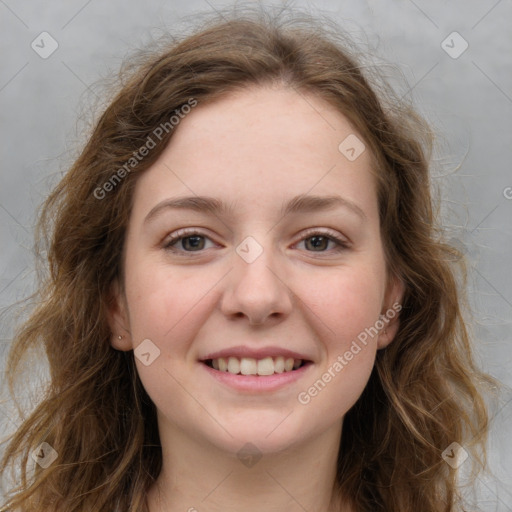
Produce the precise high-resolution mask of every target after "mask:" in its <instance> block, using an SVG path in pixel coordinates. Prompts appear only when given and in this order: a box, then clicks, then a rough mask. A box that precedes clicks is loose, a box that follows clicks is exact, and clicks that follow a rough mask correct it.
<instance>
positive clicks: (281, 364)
mask: <svg viewBox="0 0 512 512" xmlns="http://www.w3.org/2000/svg"><path fill="white" fill-rule="evenodd" d="M201 362H202V363H203V364H205V365H206V366H208V367H209V368H211V369H212V370H215V371H218V372H220V373H228V374H231V375H241V376H244V375H245V376H253V377H269V376H271V375H278V374H282V373H292V372H295V371H297V370H300V369H301V368H303V367H304V366H308V365H310V364H312V361H308V360H306V359H296V358H293V357H284V356H277V357H270V356H267V357H263V358H261V359H255V358H252V357H233V356H230V357H218V358H215V359H204V360H202V361H201Z"/></svg>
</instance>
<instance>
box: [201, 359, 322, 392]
mask: <svg viewBox="0 0 512 512" xmlns="http://www.w3.org/2000/svg"><path fill="white" fill-rule="evenodd" d="M200 364H201V366H202V367H203V368H204V369H205V370H206V371H207V372H208V373H209V374H210V375H211V376H212V377H213V378H215V379H217V380H218V381H219V382H221V383H223V384H225V385H227V386H229V387H231V388H234V389H237V390H239V391H262V392H263V391H276V390H278V389H281V388H284V387H285V386H287V385H289V384H292V383H293V382H295V381H297V380H298V379H300V378H301V377H303V376H304V374H305V373H307V372H308V371H309V368H310V367H311V366H313V364H312V363H306V364H305V365H304V366H301V367H300V368H298V369H297V370H293V371H290V372H283V373H274V374H273V375H263V376H258V375H235V374H233V373H229V372H221V371H219V370H215V369H214V368H210V367H209V366H208V365H206V364H204V363H200Z"/></svg>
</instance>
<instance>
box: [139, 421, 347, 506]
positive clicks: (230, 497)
mask: <svg viewBox="0 0 512 512" xmlns="http://www.w3.org/2000/svg"><path fill="white" fill-rule="evenodd" d="M159 426H160V427H161V428H160V432H161V442H162V457H163V461H162V471H161V472H160V475H159V477H158V479H157V481H156V482H155V485H153V486H152V487H151V489H150V491H149V493H148V506H149V510H150V512H175V511H176V512H178V511H180V512H183V511H189V512H205V511H208V512H217V511H218V512H238V511H240V510H244V511H245V512H256V511H258V512H260V511H261V510H265V511H266V512H278V511H279V512H282V511H283V510H286V511H287V512H304V510H307V511H309V512H339V511H340V510H343V511H347V512H348V511H349V509H348V508H343V509H342V508H341V505H340V500H339V497H338V494H337V490H336V486H335V479H336V464H337V457H338V449H339V441H340V435H341V422H340V423H336V424H335V425H333V427H331V429H329V430H328V431H326V432H324V433H321V434H318V435H316V436H315V437H314V438H312V439H310V440H307V441H305V442H302V443H301V444H300V445H295V446H290V447H288V448H286V449H284V450H282V451H280V452H278V453H266V454H261V453H259V452H258V451H257V449H256V448H255V447H254V448H252V450H253V453H252V454H251V448H250V447H246V449H245V451H242V452H239V454H238V455H237V453H227V452H226V451H223V450H221V449H219V448H217V447H214V446H212V445H211V444H206V442H205V444H200V443H198V441H197V439H193V438H190V436H189V435H187V433H184V432H182V431H180V430H179V429H177V428H175V427H173V426H172V425H170V424H166V425H163V424H161V425H159ZM162 427H163V428H162ZM162 434H163V435H162ZM246 452H247V455H244V453H246Z"/></svg>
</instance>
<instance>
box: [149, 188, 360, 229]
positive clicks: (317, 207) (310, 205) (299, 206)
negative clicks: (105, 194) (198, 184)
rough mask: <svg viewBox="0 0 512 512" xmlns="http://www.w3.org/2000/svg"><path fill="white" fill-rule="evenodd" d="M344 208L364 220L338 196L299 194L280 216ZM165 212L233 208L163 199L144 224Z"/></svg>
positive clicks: (229, 211) (207, 200)
mask: <svg viewBox="0 0 512 512" xmlns="http://www.w3.org/2000/svg"><path fill="white" fill-rule="evenodd" d="M340 207H343V208H346V209H348V210H349V211H351V212H352V213H355V214H356V215H357V216H358V217H360V218H361V219H362V220H366V219H367V217H366V214H365V213H364V212H363V210H362V209H361V208H360V207H359V206H358V205H357V204H355V203H354V202H352V201H350V200H349V199H346V198H344V197H341V196H338V195H328V196H316V195H306V194H301V195H298V196H295V197H293V198H292V199H290V200H289V201H288V202H287V203H286V204H284V205H283V206H282V208H281V211H280V215H281V216H283V217H284V216H286V215H288V214H294V213H295V214H297V213H314V212H318V211H329V210H334V209H336V208H340ZM166 210H192V211H196V212H199V213H204V212H206V213H211V214H213V215H218V216H227V215H234V209H233V206H232V205H230V204H227V203H224V202H223V201H220V200H219V199H216V198H214V197H209V196H185V197H175V198H171V199H164V200H163V201H161V202H160V203H158V204H157V205H156V206H155V207H154V208H152V209H151V211H150V212H149V213H148V214H147V215H146V218H145V219H144V223H147V222H149V221H150V220H152V219H154V218H155V217H157V216H159V215H160V214H161V213H163V212H164V211H166Z"/></svg>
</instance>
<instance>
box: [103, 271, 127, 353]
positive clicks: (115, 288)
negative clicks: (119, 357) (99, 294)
mask: <svg viewBox="0 0 512 512" xmlns="http://www.w3.org/2000/svg"><path fill="white" fill-rule="evenodd" d="M107 321H108V325H109V326H110V330H111V332H112V334H111V340H110V344H111V345H112V347H113V348H115V349H116V350H122V351H128V350H132V349H133V348H134V347H133V346H132V337H131V335H130V319H129V315H128V307H127V305H126V297H125V296H124V293H123V292H122V290H121V287H120V285H119V282H118V281H117V280H116V281H114V283H113V284H112V287H111V290H110V296H109V304H108V309H107Z"/></svg>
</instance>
